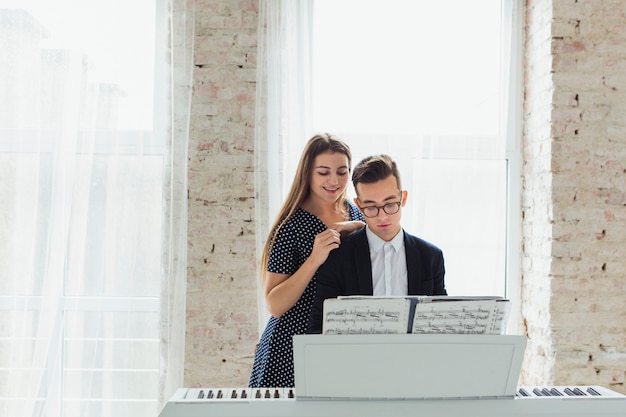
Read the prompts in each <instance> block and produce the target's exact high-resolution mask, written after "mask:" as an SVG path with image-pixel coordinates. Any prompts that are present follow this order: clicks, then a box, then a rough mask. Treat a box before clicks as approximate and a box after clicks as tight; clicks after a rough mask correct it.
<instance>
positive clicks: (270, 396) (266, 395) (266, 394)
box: [264, 389, 272, 398]
mask: <svg viewBox="0 0 626 417" xmlns="http://www.w3.org/2000/svg"><path fill="white" fill-rule="evenodd" d="M264 398H272V395H271V394H270V390H268V389H266V390H265V397H264Z"/></svg>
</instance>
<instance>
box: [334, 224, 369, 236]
mask: <svg viewBox="0 0 626 417" xmlns="http://www.w3.org/2000/svg"><path fill="white" fill-rule="evenodd" d="M363 226H365V223H364V222H362V221H360V220H350V221H345V222H337V223H334V224H333V225H332V226H331V227H332V229H335V230H336V231H338V232H339V233H340V234H341V237H346V236H348V235H349V234H350V233H353V232H356V231H357V230H359V229H361V228H362V227H363Z"/></svg>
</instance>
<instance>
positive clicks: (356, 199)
mask: <svg viewBox="0 0 626 417" xmlns="http://www.w3.org/2000/svg"><path fill="white" fill-rule="evenodd" d="M353 201H354V204H356V206H357V207H360V205H359V197H354V200H353Z"/></svg>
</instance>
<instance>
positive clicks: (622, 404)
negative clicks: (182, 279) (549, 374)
mask: <svg viewBox="0 0 626 417" xmlns="http://www.w3.org/2000/svg"><path fill="white" fill-rule="evenodd" d="M293 341H294V369H295V385H296V387H295V388H227V387H226V388H210V387H209V388H181V389H179V390H177V391H176V392H175V394H174V395H173V396H172V398H171V399H170V400H169V401H168V402H167V404H166V405H165V407H164V408H163V410H162V411H161V413H160V414H159V417H209V416H215V417H340V416H342V417H343V416H350V417H351V416H359V417H409V416H411V417H413V416H415V417H502V416H505V417H626V396H624V395H622V394H620V393H618V392H615V391H612V390H610V389H608V388H604V387H601V386H545V387H524V386H522V387H518V386H517V384H518V380H519V375H520V368H521V363H522V357H523V353H524V349H525V347H526V338H525V336H506V335H412V334H395V335H393V334H392V335H374V336H372V335H297V336H294V339H293ZM468 358H469V360H468ZM374 363H375V364H376V365H375V366H373V365H372V364H374ZM364 364H365V365H364Z"/></svg>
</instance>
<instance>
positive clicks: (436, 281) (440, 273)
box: [433, 249, 448, 295]
mask: <svg viewBox="0 0 626 417" xmlns="http://www.w3.org/2000/svg"><path fill="white" fill-rule="evenodd" d="M445 273H446V270H445V266H444V262H443V252H442V251H441V250H440V249H437V251H436V255H435V256H434V257H433V295H448V292H447V291H446V283H445V280H444V276H445Z"/></svg>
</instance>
